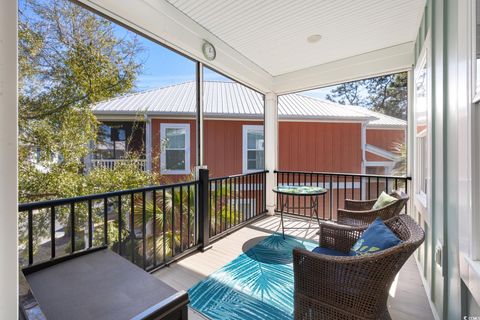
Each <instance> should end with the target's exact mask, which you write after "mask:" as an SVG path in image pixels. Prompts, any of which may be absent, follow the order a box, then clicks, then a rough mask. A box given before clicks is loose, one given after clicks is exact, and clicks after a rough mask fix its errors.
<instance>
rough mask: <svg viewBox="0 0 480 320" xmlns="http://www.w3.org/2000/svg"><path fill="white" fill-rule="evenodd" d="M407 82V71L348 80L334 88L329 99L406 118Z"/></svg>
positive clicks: (328, 96)
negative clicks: (352, 80)
mask: <svg viewBox="0 0 480 320" xmlns="http://www.w3.org/2000/svg"><path fill="white" fill-rule="evenodd" d="M407 82H408V75H407V73H406V72H402V73H397V74H392V75H386V76H380V77H375V78H371V79H365V80H358V81H354V82H347V83H343V84H340V85H338V86H336V87H335V88H334V89H332V90H331V92H330V94H328V95H327V99H328V100H330V101H333V102H337V103H340V104H349V105H358V106H363V107H366V108H369V109H371V110H374V111H377V112H380V113H384V114H386V115H389V116H392V117H395V118H399V119H404V120H406V119H407V104H408V86H407Z"/></svg>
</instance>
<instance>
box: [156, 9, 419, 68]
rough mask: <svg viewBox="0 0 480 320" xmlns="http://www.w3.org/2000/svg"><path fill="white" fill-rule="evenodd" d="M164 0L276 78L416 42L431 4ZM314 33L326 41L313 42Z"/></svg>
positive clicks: (219, 53)
mask: <svg viewBox="0 0 480 320" xmlns="http://www.w3.org/2000/svg"><path fill="white" fill-rule="evenodd" d="M164 1H167V2H168V3H170V4H171V5H172V6H174V7H175V8H176V9H177V10H179V11H180V12H182V13H183V14H184V15H186V16H187V17H188V18H190V19H192V20H193V21H194V22H195V23H197V24H198V25H200V26H202V27H203V28H204V29H206V30H207V31H209V32H210V33H211V34H213V35H214V36H216V37H217V38H218V39H220V40H221V41H223V42H224V43H225V44H227V45H228V46H230V47H231V48H233V49H234V50H235V51H237V52H239V53H240V54H242V55H243V56H245V57H246V58H248V59H249V60H250V61H252V62H253V63H254V64H256V65H258V66H259V67H260V68H261V69H263V70H265V71H266V72H267V73H269V74H270V75H272V76H279V75H283V74H287V73H290V72H294V71H298V70H302V69H306V68H310V67H313V66H317V65H322V64H325V63H329V62H333V61H336V60H341V59H345V58H349V57H353V56H357V55H360V54H364V53H369V52H373V51H376V50H380V49H383V48H389V47H393V46H396V45H400V44H405V43H409V42H410V43H411V42H413V41H414V40H415V37H416V34H417V31H418V27H419V24H420V21H421V17H422V13H423V9H424V6H425V0H388V1H385V0H362V1H359V0H342V1H339V0H302V1H299V0H297V1H292V0H262V1H258V0H195V1H192V0H164ZM314 34H319V35H321V40H320V41H319V42H317V43H309V42H308V41H307V37H309V36H310V35H314ZM221 54H222V52H218V53H217V55H221Z"/></svg>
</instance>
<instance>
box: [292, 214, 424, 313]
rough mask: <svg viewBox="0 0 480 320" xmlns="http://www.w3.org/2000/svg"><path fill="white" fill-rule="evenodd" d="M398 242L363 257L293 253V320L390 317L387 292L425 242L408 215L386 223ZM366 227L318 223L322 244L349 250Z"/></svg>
mask: <svg viewBox="0 0 480 320" xmlns="http://www.w3.org/2000/svg"><path fill="white" fill-rule="evenodd" d="M385 224H386V225H387V226H388V227H389V228H390V229H391V230H392V231H393V232H394V233H395V234H396V235H397V236H398V237H399V238H400V239H401V240H402V242H401V243H400V244H398V245H396V246H394V247H392V248H389V249H386V250H382V251H379V252H376V253H372V254H365V255H362V256H352V257H351V256H328V255H323V254H318V253H313V252H310V251H306V250H303V249H300V248H295V249H294V250H293V272H294V277H295V294H294V296H295V319H302V320H314V319H391V318H390V315H389V313H388V309H387V298H388V291H389V288H390V286H391V284H392V282H393V280H394V278H395V275H396V274H397V273H398V272H399V270H400V268H401V267H402V266H403V264H404V263H405V262H406V261H407V259H408V258H409V257H410V255H411V254H412V253H413V252H414V251H415V249H417V247H418V246H419V245H420V244H421V243H422V242H423V239H424V232H423V230H422V229H421V228H420V227H419V226H418V225H417V224H416V223H415V222H414V221H413V219H412V218H410V217H409V216H407V215H400V216H397V217H394V218H392V219H390V220H387V221H385ZM365 229H366V227H350V226H342V225H334V224H325V223H322V224H321V225H320V231H321V232H320V246H321V247H325V248H331V249H335V250H338V251H342V252H348V251H349V250H350V248H351V247H352V246H353V244H354V243H355V242H356V241H357V239H358V238H359V237H360V235H361V234H362V232H363V231H364V230H365Z"/></svg>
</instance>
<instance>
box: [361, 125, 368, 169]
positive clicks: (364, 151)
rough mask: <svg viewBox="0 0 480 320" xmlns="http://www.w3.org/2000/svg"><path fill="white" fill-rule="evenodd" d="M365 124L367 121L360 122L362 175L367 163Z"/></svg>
mask: <svg viewBox="0 0 480 320" xmlns="http://www.w3.org/2000/svg"><path fill="white" fill-rule="evenodd" d="M367 124H368V121H366V122H362V132H361V142H360V143H361V149H362V173H363V174H365V171H366V170H365V167H366V162H367V157H366V148H367Z"/></svg>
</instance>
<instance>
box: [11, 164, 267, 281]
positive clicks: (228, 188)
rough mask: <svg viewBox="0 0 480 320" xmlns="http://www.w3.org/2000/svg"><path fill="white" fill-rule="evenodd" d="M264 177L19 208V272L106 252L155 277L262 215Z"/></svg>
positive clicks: (202, 175) (204, 174)
mask: <svg viewBox="0 0 480 320" xmlns="http://www.w3.org/2000/svg"><path fill="white" fill-rule="evenodd" d="M266 173H267V171H262V172H256V173H250V174H245V175H237V176H229V177H222V178H214V179H209V178H208V170H203V169H202V170H200V171H199V180H195V181H189V182H184V183H176V184H169V185H161V186H150V187H145V188H138V189H131V190H122V191H115V192H109V193H103V194H94V195H88V196H80V197H74V198H66V199H58V200H50V201H42V202H35V203H26V204H21V205H19V259H20V265H21V266H22V267H23V270H24V271H25V272H31V271H34V270H35V269H37V268H41V267H42V268H43V267H45V266H48V265H51V264H55V263H57V262H58V261H63V260H64V259H66V258H69V257H71V256H75V255H78V254H84V253H86V252H88V251H91V250H97V249H98V248H105V247H108V248H110V249H112V250H113V251H115V252H117V253H118V254H119V255H121V256H123V257H125V258H127V259H129V260H130V261H132V262H133V263H135V264H137V265H138V266H140V267H142V268H144V269H145V270H147V271H152V270H156V269H157V268H160V267H162V266H165V265H167V264H169V263H171V262H173V261H175V260H177V259H179V258H181V257H182V256H184V255H186V254H188V253H191V252H193V251H195V250H198V249H202V248H205V247H207V246H208V245H209V242H210V238H212V241H214V240H216V239H218V238H219V237H221V236H222V235H225V234H228V233H229V232H231V231H233V230H235V229H236V228H238V227H240V226H242V225H244V224H245V223H249V222H251V221H253V219H254V218H257V217H259V216H261V214H262V213H265V212H266V204H265V198H266V195H265V191H266V188H265V183H266Z"/></svg>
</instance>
